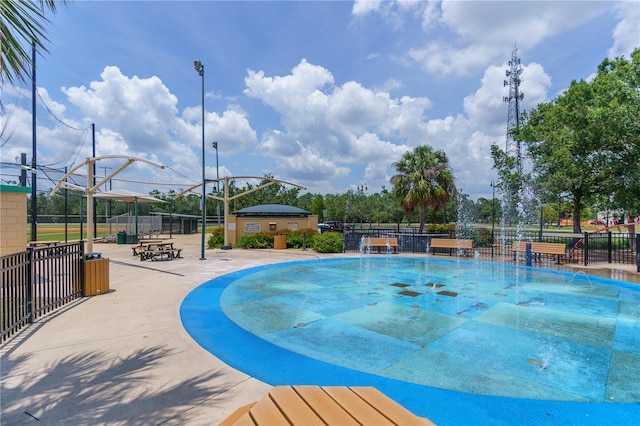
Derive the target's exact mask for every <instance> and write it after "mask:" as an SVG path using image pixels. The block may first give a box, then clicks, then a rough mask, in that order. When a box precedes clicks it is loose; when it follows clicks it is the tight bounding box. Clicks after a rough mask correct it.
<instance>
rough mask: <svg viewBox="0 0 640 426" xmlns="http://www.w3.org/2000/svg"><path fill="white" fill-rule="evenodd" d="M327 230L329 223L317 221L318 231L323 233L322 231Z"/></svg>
mask: <svg viewBox="0 0 640 426" xmlns="http://www.w3.org/2000/svg"><path fill="white" fill-rule="evenodd" d="M328 230H329V225H327V224H326V223H319V224H318V232H319V233H321V234H322V233H323V232H324V231H328Z"/></svg>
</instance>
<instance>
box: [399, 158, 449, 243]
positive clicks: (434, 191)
mask: <svg viewBox="0 0 640 426" xmlns="http://www.w3.org/2000/svg"><path fill="white" fill-rule="evenodd" d="M393 166H394V167H395V169H396V172H397V174H396V175H394V176H393V177H391V184H392V185H393V190H392V193H393V195H394V197H395V198H396V199H397V200H398V202H399V203H400V205H401V206H402V209H403V210H404V211H405V213H406V214H407V216H409V215H410V214H411V213H412V212H413V211H415V210H418V211H419V213H420V232H422V231H423V230H424V223H425V214H426V210H427V208H429V207H430V208H432V209H433V210H434V211H436V212H437V211H439V210H441V209H443V208H444V207H445V206H446V204H447V202H448V201H449V200H450V199H451V198H452V197H453V196H454V195H455V193H456V188H455V185H454V183H453V173H452V172H451V170H450V168H449V160H448V159H447V154H445V152H444V151H443V150H437V151H434V150H433V148H431V147H430V146H428V145H421V146H418V147H416V148H415V149H414V150H413V151H410V152H406V153H405V154H404V155H403V156H402V158H400V160H399V161H397V162H395V163H394V164H393Z"/></svg>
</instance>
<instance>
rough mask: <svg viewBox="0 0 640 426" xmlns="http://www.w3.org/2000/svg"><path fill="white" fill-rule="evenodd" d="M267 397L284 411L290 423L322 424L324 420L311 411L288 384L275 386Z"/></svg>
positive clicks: (312, 425) (313, 425)
mask: <svg viewBox="0 0 640 426" xmlns="http://www.w3.org/2000/svg"><path fill="white" fill-rule="evenodd" d="M269 397H270V398H271V400H273V402H274V403H275V404H276V405H277V406H278V408H279V409H280V411H282V412H284V413H285V416H286V417H287V420H289V422H290V423H291V424H294V425H295V424H300V425H302V424H304V425H308V426H316V425H317V426H324V422H323V421H322V420H321V419H320V417H318V416H317V415H316V413H314V412H313V410H312V409H311V408H310V407H309V406H308V405H307V404H306V403H305V402H304V400H303V399H302V398H301V397H300V395H298V394H297V393H296V392H295V391H294V390H293V389H292V388H291V387H289V386H276V387H275V388H273V389H271V391H270V392H269ZM284 407H286V408H284ZM285 410H286V411H285Z"/></svg>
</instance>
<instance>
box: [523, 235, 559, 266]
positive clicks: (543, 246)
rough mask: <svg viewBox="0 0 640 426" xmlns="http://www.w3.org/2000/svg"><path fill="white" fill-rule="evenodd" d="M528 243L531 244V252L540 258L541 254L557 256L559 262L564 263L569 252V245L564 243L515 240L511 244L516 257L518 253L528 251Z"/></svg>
mask: <svg viewBox="0 0 640 426" xmlns="http://www.w3.org/2000/svg"><path fill="white" fill-rule="evenodd" d="M527 244H531V253H533V254H534V255H537V256H536V258H537V259H538V260H540V258H541V255H549V256H557V259H558V264H560V263H562V258H564V257H565V256H566V254H567V246H566V244H563V243H541V242H537V241H514V242H513V245H512V246H511V251H512V252H513V257H514V259H515V257H516V255H517V254H518V253H526V252H527Z"/></svg>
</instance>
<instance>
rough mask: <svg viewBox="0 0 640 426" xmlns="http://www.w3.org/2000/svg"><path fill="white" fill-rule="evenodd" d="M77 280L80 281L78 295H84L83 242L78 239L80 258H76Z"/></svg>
mask: <svg viewBox="0 0 640 426" xmlns="http://www.w3.org/2000/svg"><path fill="white" fill-rule="evenodd" d="M78 273H79V274H80V276H79V277H78V282H79V283H80V296H84V289H85V285H86V283H85V279H84V278H85V273H84V243H83V242H82V241H80V259H79V260H78Z"/></svg>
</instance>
